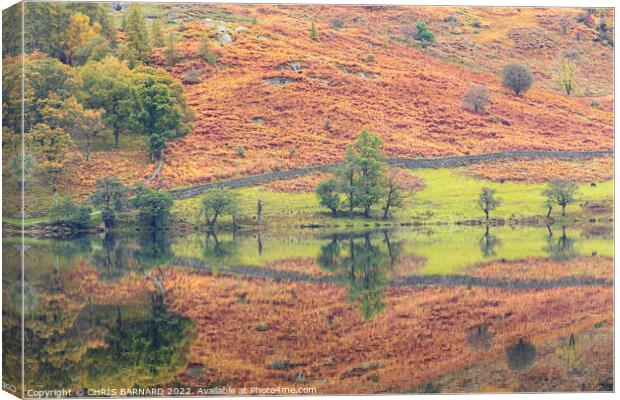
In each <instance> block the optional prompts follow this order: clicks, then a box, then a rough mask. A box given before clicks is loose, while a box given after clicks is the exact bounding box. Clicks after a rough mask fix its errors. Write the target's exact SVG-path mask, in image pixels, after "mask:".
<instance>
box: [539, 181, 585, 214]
mask: <svg viewBox="0 0 620 400" xmlns="http://www.w3.org/2000/svg"><path fill="white" fill-rule="evenodd" d="M578 192H579V188H578V187H577V184H575V183H574V182H569V181H564V180H554V181H551V182H550V183H549V185H548V187H547V188H546V189H545V190H544V191H543V192H542V195H543V196H545V197H546V198H547V204H548V205H550V204H557V205H559V206H560V207H562V216H565V215H566V207H567V206H568V205H569V204H572V203H574V202H575V201H576V199H575V196H576V195H577V193H578ZM547 216H551V208H549V212H548V214H547Z"/></svg>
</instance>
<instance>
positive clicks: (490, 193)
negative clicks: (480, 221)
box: [478, 187, 502, 221]
mask: <svg viewBox="0 0 620 400" xmlns="http://www.w3.org/2000/svg"><path fill="white" fill-rule="evenodd" d="M495 192H496V190H495V189H489V188H487V187H484V188H482V191H481V192H480V197H478V207H480V209H481V210H482V211H484V215H485V217H486V220H487V221H488V220H489V213H490V212H491V211H493V210H495V209H496V208H497V207H499V206H500V204H502V199H500V198H499V197H495Z"/></svg>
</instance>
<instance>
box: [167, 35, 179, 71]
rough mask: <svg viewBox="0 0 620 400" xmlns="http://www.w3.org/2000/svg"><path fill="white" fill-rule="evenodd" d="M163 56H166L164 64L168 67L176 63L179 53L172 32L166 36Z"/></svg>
mask: <svg viewBox="0 0 620 400" xmlns="http://www.w3.org/2000/svg"><path fill="white" fill-rule="evenodd" d="M164 57H165V58H166V65H167V66H169V67H172V66H174V65H176V63H177V60H178V58H179V53H178V52H177V49H176V46H175V43H174V34H173V33H172V32H169V33H168V37H167V38H166V49H165V50H164Z"/></svg>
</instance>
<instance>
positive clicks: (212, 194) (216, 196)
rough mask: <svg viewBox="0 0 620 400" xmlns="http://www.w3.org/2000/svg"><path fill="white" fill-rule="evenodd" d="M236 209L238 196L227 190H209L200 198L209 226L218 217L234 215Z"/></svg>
mask: <svg viewBox="0 0 620 400" xmlns="http://www.w3.org/2000/svg"><path fill="white" fill-rule="evenodd" d="M238 211H239V196H238V195H237V193H234V192H231V191H229V190H224V189H215V190H209V191H207V192H206V194H205V195H204V196H203V198H202V212H203V214H204V215H205V219H206V223H207V225H208V226H209V227H211V228H213V227H215V224H216V223H217V219H218V218H219V217H222V216H224V215H235V214H236V213H237V212H238Z"/></svg>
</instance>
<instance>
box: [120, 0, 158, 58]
mask: <svg viewBox="0 0 620 400" xmlns="http://www.w3.org/2000/svg"><path fill="white" fill-rule="evenodd" d="M123 45H124V48H123V50H122V52H121V53H122V54H123V58H125V59H126V60H128V61H129V66H130V67H131V68H133V67H135V66H136V65H137V63H143V64H147V63H149V62H150V61H151V44H150V43H149V33H148V29H147V26H146V22H145V21H144V16H143V15H142V7H141V6H140V5H139V4H136V3H134V4H132V5H131V6H130V7H129V11H128V12H127V17H126V20H125V41H124V42H123Z"/></svg>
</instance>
